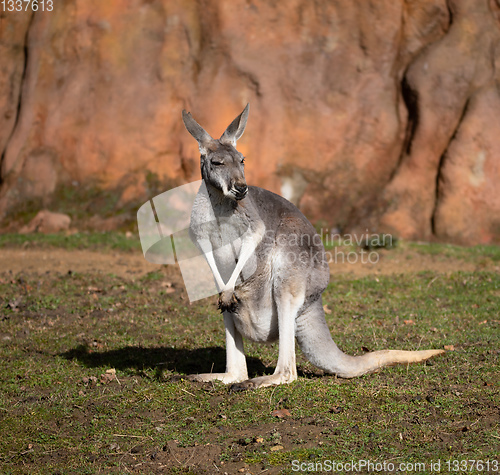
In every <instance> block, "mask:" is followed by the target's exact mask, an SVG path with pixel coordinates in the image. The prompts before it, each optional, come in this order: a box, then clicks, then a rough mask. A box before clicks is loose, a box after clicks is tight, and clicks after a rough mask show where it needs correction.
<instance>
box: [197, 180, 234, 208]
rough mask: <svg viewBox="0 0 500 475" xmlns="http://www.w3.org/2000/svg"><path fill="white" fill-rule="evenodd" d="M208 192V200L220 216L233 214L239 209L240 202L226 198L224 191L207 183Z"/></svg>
mask: <svg viewBox="0 0 500 475" xmlns="http://www.w3.org/2000/svg"><path fill="white" fill-rule="evenodd" d="M205 185H206V187H207V192H208V198H209V199H210V204H211V205H212V209H213V210H214V213H215V214H216V215H219V216H225V215H228V214H232V213H233V212H234V211H235V210H236V209H237V208H238V201H236V200H233V199H231V198H228V197H227V196H224V193H222V191H220V190H218V189H217V188H215V187H213V186H212V185H211V184H210V183H207V182H205Z"/></svg>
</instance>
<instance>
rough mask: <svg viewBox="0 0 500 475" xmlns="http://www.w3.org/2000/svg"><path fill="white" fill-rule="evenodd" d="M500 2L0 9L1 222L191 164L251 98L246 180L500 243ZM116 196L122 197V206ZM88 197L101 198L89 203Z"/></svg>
mask: <svg viewBox="0 0 500 475" xmlns="http://www.w3.org/2000/svg"><path fill="white" fill-rule="evenodd" d="M499 18H500V0H448V1H446V0H419V1H417V0H367V1H366V2H352V1H349V0H334V1H327V0H319V1H315V2H311V1H308V0H290V1H287V2H269V1H265V0H198V1H195V0H189V1H188V0H177V1H175V2H174V1H173V0H130V1H128V2H126V3H124V2H122V1H118V0H114V1H109V2H103V1H100V0H75V1H73V2H60V3H59V4H58V5H57V8H55V9H54V11H52V12H36V13H29V12H26V13H25V12H22V13H18V12H15V14H12V13H9V12H4V13H3V14H2V18H1V20H0V53H1V58H2V61H1V62H0V85H1V86H2V87H1V88H0V121H1V123H2V126H3V127H1V128H0V153H1V154H2V155H1V157H2V159H1V171H0V173H1V185H0V187H1V188H0V216H1V217H3V218H4V221H5V220H9V219H10V217H11V216H12V215H13V213H14V211H15V210H16V209H18V208H19V206H21V205H22V204H23V203H26V202H34V203H40V205H41V206H49V205H50V207H51V209H57V203H58V200H59V199H60V196H61V195H60V191H61V189H64V187H69V188H72V187H73V188H75V189H81V188H83V187H86V186H93V187H96V188H97V189H102V190H107V192H109V190H113V191H114V192H115V193H119V194H120V199H119V200H118V202H117V204H116V206H118V207H120V206H125V205H127V203H133V204H135V205H137V206H139V205H140V204H142V201H143V200H145V199H147V198H148V197H151V195H152V193H154V192H157V191H159V192H161V191H164V189H167V188H168V187H169V186H175V185H176V184H180V183H185V182H188V181H193V180H195V179H198V178H199V168H198V167H199V158H198V151H197V145H196V143H195V142H194V141H193V140H192V138H191V136H190V135H189V134H188V133H187V132H186V131H185V130H184V128H183V125H182V121H181V119H180V113H181V110H182V109H183V108H186V109H188V110H190V111H191V112H192V113H193V116H194V117H195V118H196V119H197V120H198V122H200V123H201V124H203V125H204V126H205V127H206V129H207V131H208V132H209V133H211V134H212V135H213V136H219V135H220V134H221V133H222V132H223V130H224V129H225V127H226V126H227V125H228V124H229V122H230V121H231V120H232V119H233V118H234V117H235V116H236V115H237V114H239V113H240V112H241V110H242V109H243V107H244V105H245V104H246V103H247V102H250V104H251V109H250V119H249V123H248V126H247V130H246V132H245V135H244V136H243V138H242V139H241V140H240V142H239V149H240V150H241V151H242V153H244V154H245V155H246V156H247V171H246V174H247V181H248V182H249V183H251V184H256V185H259V186H262V187H265V188H268V189H271V190H273V191H275V192H277V193H280V194H282V195H284V196H285V197H287V198H289V199H291V200H293V201H294V202H295V203H297V204H299V206H300V208H301V209H302V210H303V211H304V213H305V214H306V215H307V216H308V217H309V218H310V219H311V220H312V221H313V222H315V221H320V220H321V221H322V222H324V223H325V224H326V225H329V226H332V227H333V226H334V227H337V228H340V229H342V230H343V231H346V232H349V231H352V230H363V231H364V230H365V229H370V230H372V231H380V232H382V231H383V232H386V231H392V232H394V233H395V234H397V235H399V236H401V237H406V238H412V239H430V238H439V239H443V240H447V241H454V242H460V243H478V242H494V241H499V240H500V197H499V195H500V194H499V193H498V192H497V191H496V190H495V189H498V187H499V186H500V165H499V163H500V142H499V141H498V140H495V138H496V137H498V128H499V127H500V123H499V122H500V120H499V119H498V117H499V116H500V115H499V112H498V111H499V110H500V109H499V107H498V106H499V104H500V96H499V90H500V19H499ZM116 206H115V208H114V210H116V209H117V207H116ZM94 211H95V210H94Z"/></svg>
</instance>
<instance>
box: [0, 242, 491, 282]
mask: <svg viewBox="0 0 500 475" xmlns="http://www.w3.org/2000/svg"><path fill="white" fill-rule="evenodd" d="M333 252H334V251H333ZM333 257H334V259H332V261H335V260H336V262H331V264H330V270H331V274H332V275H335V274H347V275H351V276H354V277H363V276H366V275H373V274H380V275H388V274H401V273H407V272H424V271H433V272H444V273H447V272H456V271H469V272H471V271H475V270H492V271H499V270H500V267H499V266H498V265H495V263H494V262H493V261H489V260H486V261H484V262H481V264H477V263H476V262H469V261H466V260H462V259H456V258H448V257H446V256H442V255H439V256H435V255H427V254H422V253H419V252H417V251H405V252H404V254H403V253H400V252H396V253H394V252H392V251H386V250H380V251H377V253H376V255H375V254H373V255H372V256H371V257H370V259H371V261H372V262H373V263H371V262H369V261H368V258H369V256H368V253H366V254H365V255H364V257H361V256H360V255H359V254H358V255H357V257H355V255H354V254H350V253H349V251H339V253H338V254H337V257H336V259H335V255H333ZM349 260H350V261H351V262H349ZM375 260H377V262H375ZM158 268H159V266H158V265H157V264H151V263H150V262H148V261H146V259H144V257H143V256H142V254H141V253H139V252H138V253H131V252H109V253H101V252H95V251H89V250H65V249H0V270H1V271H3V272H9V271H12V272H13V273H19V272H30V273H32V272H34V273H39V274H42V273H45V272H47V271H50V272H61V273H66V272H68V271H70V270H71V271H72V272H81V273H85V272H94V273H104V274H115V275H117V276H120V277H128V278H135V277H141V276H143V275H144V274H147V273H149V272H154V271H156V270H158ZM169 271H170V272H171V273H172V274H174V275H175V274H178V276H179V278H180V273H179V272H178V269H177V267H174V266H170V267H169Z"/></svg>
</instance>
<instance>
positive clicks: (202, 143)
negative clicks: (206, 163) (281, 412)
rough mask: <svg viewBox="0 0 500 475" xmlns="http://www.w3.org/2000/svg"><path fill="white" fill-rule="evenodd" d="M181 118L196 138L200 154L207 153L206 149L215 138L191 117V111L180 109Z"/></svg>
mask: <svg viewBox="0 0 500 475" xmlns="http://www.w3.org/2000/svg"><path fill="white" fill-rule="evenodd" d="M182 120H183V121H184V125H185V126H186V129H187V130H188V132H189V133H190V134H191V135H192V136H193V137H194V138H195V139H196V140H197V142H198V145H199V147H200V152H201V154H202V155H205V154H206V153H207V149H209V148H213V147H214V145H215V140H214V139H213V138H212V137H210V135H209V134H208V133H207V132H206V131H205V129H204V128H203V127H202V126H201V125H200V124H198V122H196V120H194V119H193V116H192V115H191V112H186V111H185V110H183V111H182Z"/></svg>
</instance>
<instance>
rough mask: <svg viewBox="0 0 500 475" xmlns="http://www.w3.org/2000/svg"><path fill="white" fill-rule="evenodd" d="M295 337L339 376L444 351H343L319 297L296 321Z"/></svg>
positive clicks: (351, 375)
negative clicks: (334, 337) (337, 342)
mask: <svg viewBox="0 0 500 475" xmlns="http://www.w3.org/2000/svg"><path fill="white" fill-rule="evenodd" d="M296 322H297V323H296V338H297V342H298V344H299V346H300V349H301V350H302V352H303V353H304V354H305V355H306V357H307V359H308V360H309V361H310V362H311V363H312V364H313V365H314V366H317V367H318V368H320V369H322V370H323V371H326V372H327V373H332V374H336V375H337V376H339V377H341V378H354V377H356V376H361V375H362V374H365V373H370V372H372V371H376V370H377V369H379V368H382V367H384V366H390V365H394V364H398V363H403V364H404V363H418V362H420V361H425V360H426V359H428V358H431V357H432V356H436V355H440V354H442V353H445V351H444V350H423V351H401V350H382V351H374V352H371V353H366V354H364V355H361V356H349V355H346V354H345V353H344V352H342V351H341V350H340V349H339V347H338V346H337V345H336V344H335V342H334V341H333V340H332V337H331V336H330V330H329V329H328V325H327V324H326V321H325V313H324V310H323V306H322V302H321V299H318V300H317V301H316V302H314V303H313V304H312V305H311V306H310V307H309V308H308V309H307V310H306V311H305V312H304V313H302V314H301V315H300V316H299V317H298V318H297V321H296Z"/></svg>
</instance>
